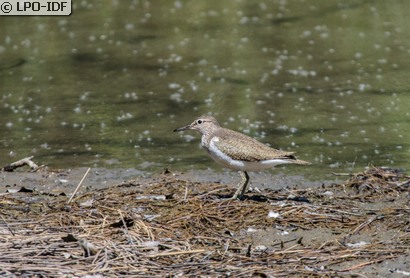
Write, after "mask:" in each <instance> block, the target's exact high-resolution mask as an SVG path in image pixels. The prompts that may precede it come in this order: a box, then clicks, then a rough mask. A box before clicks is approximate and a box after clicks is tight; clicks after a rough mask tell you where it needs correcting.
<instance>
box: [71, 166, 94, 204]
mask: <svg viewBox="0 0 410 278" xmlns="http://www.w3.org/2000/svg"><path fill="white" fill-rule="evenodd" d="M90 170H91V168H88V169H87V172H85V174H84V176H83V178H82V179H81V181H80V183H79V184H78V185H77V188H76V189H75V190H74V193H73V194H72V195H71V197H70V199H69V200H68V202H67V204H69V203H70V202H71V200H72V199H73V198H74V196H75V194H76V193H77V191H78V190H79V189H80V186H81V185H82V184H83V181H84V180H85V177H87V175H88V172H90Z"/></svg>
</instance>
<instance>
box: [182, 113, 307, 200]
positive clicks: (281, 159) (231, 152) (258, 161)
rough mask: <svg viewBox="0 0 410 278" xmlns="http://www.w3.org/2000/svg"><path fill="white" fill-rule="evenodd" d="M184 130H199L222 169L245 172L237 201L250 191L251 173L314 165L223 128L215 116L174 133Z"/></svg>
mask: <svg viewBox="0 0 410 278" xmlns="http://www.w3.org/2000/svg"><path fill="white" fill-rule="evenodd" d="M183 130H196V131H198V132H199V133H201V134H202V138H201V145H202V147H203V148H204V149H206V150H207V152H208V154H209V155H210V156H211V157H212V158H213V159H214V160H215V161H216V162H217V163H219V164H221V165H222V166H224V167H226V168H229V169H233V170H238V171H239V172H240V173H241V176H242V180H243V184H241V186H240V187H239V188H238V190H237V191H236V193H235V194H234V196H233V198H234V199H236V198H240V197H242V195H243V194H244V193H245V192H246V190H247V184H248V181H249V176H248V174H247V173H246V172H247V171H260V170H262V169H265V168H268V167H273V166H275V165H279V164H288V163H292V164H300V165H308V164H310V163H309V162H307V161H303V160H300V159H297V158H296V157H295V156H294V155H293V152H285V151H281V150H277V149H273V148H271V147H269V146H267V145H265V144H263V143H261V142H259V141H257V140H255V139H253V138H251V137H249V136H247V135H245V134H242V133H239V132H236V131H233V130H230V129H227V128H223V127H221V126H220V125H219V123H218V121H217V120H216V119H215V118H214V117H212V116H208V115H203V116H201V117H199V118H197V119H196V120H195V121H194V122H193V123H192V124H190V125H187V126H184V127H181V128H177V129H175V130H174V131H183Z"/></svg>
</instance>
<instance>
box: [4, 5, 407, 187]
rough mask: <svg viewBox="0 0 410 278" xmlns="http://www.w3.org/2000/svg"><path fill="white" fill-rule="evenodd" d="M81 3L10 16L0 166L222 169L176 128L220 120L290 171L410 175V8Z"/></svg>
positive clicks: (6, 24)
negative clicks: (288, 162) (60, 12)
mask: <svg viewBox="0 0 410 278" xmlns="http://www.w3.org/2000/svg"><path fill="white" fill-rule="evenodd" d="M73 2H75V3H74V10H73V13H72V15H71V16H68V17H59V16H54V17H27V16H26V17H22V16H14V17H7V16H2V17H0V115H1V119H0V166H1V165H5V164H7V163H10V162H12V161H15V160H17V159H20V158H23V157H26V156H30V155H34V156H35V160H36V162H38V163H39V164H47V165H49V166H51V167H54V168H59V167H62V168H68V167H84V166H87V167H88V166H90V167H106V168H136V169H139V170H144V171H160V170H161V169H163V168H170V169H172V170H188V169H207V168H211V169H220V168H219V166H218V165H216V164H215V163H214V162H213V161H212V160H211V159H209V158H208V157H207V156H206V155H205V152H204V151H203V150H201V149H200V148H199V136H198V135H197V134H194V133H190V132H185V133H182V134H176V133H173V132H172V130H173V129H174V128H176V127H180V126H183V125H187V124H189V123H191V122H192V121H193V120H194V118H195V117H197V116H199V115H201V114H204V113H211V114H213V115H214V116H215V117H216V118H217V119H218V120H219V121H220V123H221V124H222V125H223V126H226V127H229V128H231V129H235V130H238V131H241V132H244V133H246V134H248V135H250V136H252V137H255V138H257V139H259V140H260V141H262V142H265V143H269V144H270V145H271V146H273V147H276V148H280V149H282V150H292V151H296V152H297V154H298V157H299V158H300V159H304V160H308V161H311V162H313V163H314V164H313V165H312V166H309V167H296V166H295V167H281V169H280V170H279V171H278V170H277V171H278V172H283V173H289V174H298V175H299V174H300V175H304V176H305V177H307V178H309V179H313V180H320V179H326V178H328V177H329V176H330V173H331V172H350V171H360V170H362V169H363V168H364V167H365V166H368V165H378V166H389V167H395V168H404V169H407V170H408V169H410V144H409V142H410V112H409V111H410V110H409V108H408V107H410V85H409V82H408V80H409V76H410V36H408V34H407V32H408V30H409V29H410V17H409V16H408V11H409V10H410V2H408V1H382V0H379V1H377V0H375V1H365V0H362V1H359V0H357V1H353V0H352V1H306V0H305V1H303V0H301V1H297V0H295V1H283V0H281V1H279V0H278V1H245V0H243V1H239V0H237V1H219V0H218V1H216V0H208V1H73ZM272 173H275V172H272Z"/></svg>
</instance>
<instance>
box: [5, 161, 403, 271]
mask: <svg viewBox="0 0 410 278" xmlns="http://www.w3.org/2000/svg"><path fill="white" fill-rule="evenodd" d="M85 171H86V169H85V168H78V169H72V170H51V169H48V168H43V169H40V170H39V171H37V172H34V173H31V172H28V171H27V169H23V168H21V169H19V170H18V172H1V179H0V213H1V215H2V219H0V234H1V239H0V247H1V250H2V251H1V253H2V256H0V257H1V259H0V274H1V275H2V276H59V277H73V276H75V277H82V276H86V275H100V276H98V277H103V276H114V275H121V276H129V277H131V276H133V277H147V276H151V277H164V276H176V275H182V276H184V277H193V276H198V275H199V276H201V275H202V276H212V277H215V276H216V277H218V276H223V277H226V276H232V277H251V276H254V277H285V276H286V277H301V276H304V277H323V276H325V277H326V276H327V277H356V276H360V277H376V276H378V277H387V276H388V277H408V276H410V272H409V269H410V266H409V261H410V230H409V226H410V205H409V204H410V178H409V176H407V175H406V174H405V173H402V172H400V171H396V170H392V169H383V168H371V169H368V170H366V171H364V172H360V173H356V175H354V176H351V177H341V178H339V179H340V180H341V181H338V182H333V183H332V182H315V183H308V182H304V181H303V179H302V178H301V177H290V178H289V177H286V178H284V177H282V176H280V175H279V176H277V177H276V180H274V179H275V176H270V175H261V176H259V177H258V175H253V177H252V178H253V184H254V185H255V186H256V187H257V189H255V190H253V192H250V193H248V194H247V195H246V198H245V199H244V200H242V201H239V200H235V201H229V200H226V198H227V197H229V196H230V195H231V194H233V192H234V191H235V186H234V184H235V183H236V182H237V178H236V176H235V175H233V176H230V175H228V176H226V173H214V172H212V171H203V172H189V173H177V172H172V171H166V172H165V173H158V174H144V173H142V172H139V171H137V170H133V169H128V170H126V169H119V170H105V169H92V171H91V173H90V175H89V176H87V178H86V181H85V182H84V185H83V187H82V188H81V189H80V191H79V193H77V195H76V196H75V198H74V199H73V202H72V203H70V204H67V200H68V198H69V197H70V194H71V193H72V192H73V191H74V189H75V187H76V186H77V184H78V182H79V180H80V179H81V177H82V176H83V174H84V173H85ZM273 184H276V186H277V187H272V185H273ZM96 277H97V276H96Z"/></svg>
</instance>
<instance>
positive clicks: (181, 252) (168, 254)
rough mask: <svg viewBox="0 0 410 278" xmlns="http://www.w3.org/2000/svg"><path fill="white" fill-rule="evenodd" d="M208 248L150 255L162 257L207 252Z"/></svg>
mask: <svg viewBox="0 0 410 278" xmlns="http://www.w3.org/2000/svg"><path fill="white" fill-rule="evenodd" d="M206 251H207V250H206V249H197V250H188V251H178V252H164V253H160V254H153V255H149V256H148V257H160V256H175V255H186V254H195V253H203V252H206Z"/></svg>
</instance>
